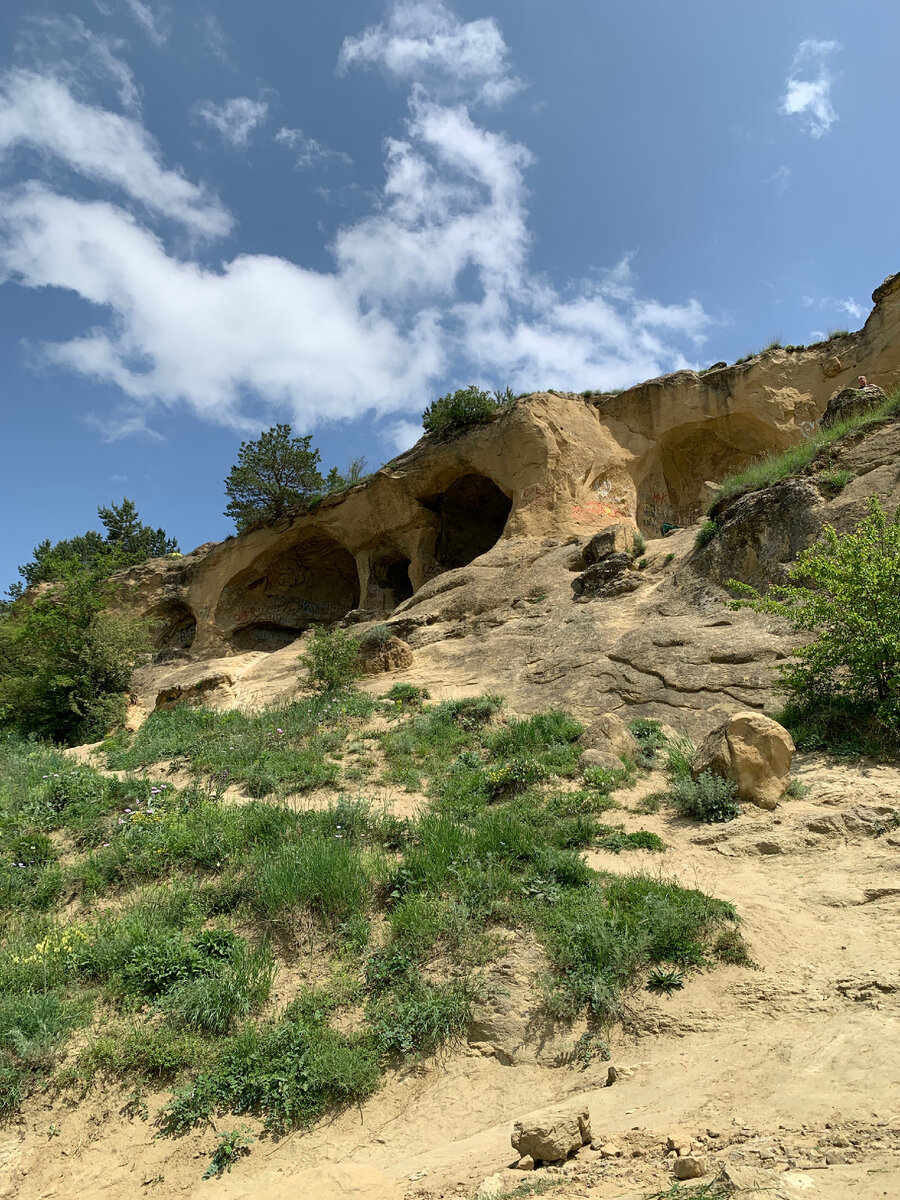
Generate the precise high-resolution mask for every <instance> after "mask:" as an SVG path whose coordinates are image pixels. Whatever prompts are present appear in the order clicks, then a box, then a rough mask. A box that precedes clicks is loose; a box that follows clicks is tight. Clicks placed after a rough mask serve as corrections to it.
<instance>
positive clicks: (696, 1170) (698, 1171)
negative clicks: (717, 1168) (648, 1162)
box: [672, 1154, 706, 1179]
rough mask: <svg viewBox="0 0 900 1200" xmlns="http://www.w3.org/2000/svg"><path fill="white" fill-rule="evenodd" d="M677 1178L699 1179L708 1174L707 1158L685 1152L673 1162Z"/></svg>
mask: <svg viewBox="0 0 900 1200" xmlns="http://www.w3.org/2000/svg"><path fill="white" fill-rule="evenodd" d="M672 1174H673V1175H674V1176H675V1178H676V1179H699V1178H700V1177H701V1176H702V1175H705V1174H706V1160H705V1159H703V1158H700V1157H699V1156H698V1155H696V1154H685V1155H682V1156H681V1157H679V1158H676V1159H675V1161H674V1162H673V1163H672Z"/></svg>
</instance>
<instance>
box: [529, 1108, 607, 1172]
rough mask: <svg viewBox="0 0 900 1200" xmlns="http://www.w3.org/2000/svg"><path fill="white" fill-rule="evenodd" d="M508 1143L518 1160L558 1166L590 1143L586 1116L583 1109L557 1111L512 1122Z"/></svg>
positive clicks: (589, 1127) (588, 1124) (588, 1122)
mask: <svg viewBox="0 0 900 1200" xmlns="http://www.w3.org/2000/svg"><path fill="white" fill-rule="evenodd" d="M511 1140H512V1144H513V1149H514V1150H517V1151H518V1152H519V1156H520V1158H524V1157H525V1156H526V1155H531V1157H532V1158H533V1159H534V1161H535V1162H562V1160H563V1159H566V1158H568V1157H569V1155H570V1154H574V1153H575V1152H576V1151H578V1150H580V1149H581V1147H582V1146H587V1145H588V1144H589V1143H590V1140H591V1118H590V1114H589V1113H588V1110H587V1109H586V1108H582V1109H577V1108H569V1109H558V1110H557V1111H556V1112H554V1113H548V1114H544V1115H542V1116H539V1117H530V1118H526V1119H524V1120H521V1121H516V1123H515V1125H514V1126H513V1132H512V1139H511Z"/></svg>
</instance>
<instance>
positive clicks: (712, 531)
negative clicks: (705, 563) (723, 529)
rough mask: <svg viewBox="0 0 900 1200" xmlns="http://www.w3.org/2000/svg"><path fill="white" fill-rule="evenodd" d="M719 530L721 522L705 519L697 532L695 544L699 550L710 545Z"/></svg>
mask: <svg viewBox="0 0 900 1200" xmlns="http://www.w3.org/2000/svg"><path fill="white" fill-rule="evenodd" d="M718 532H719V522H718V521H713V520H708V521H704V522H703V524H702V525H701V526H700V530H699V532H698V533H697V537H696V540H695V543H694V544H695V545H696V547H697V549H698V550H702V549H703V547H704V546H708V545H709V543H710V542H711V541H712V540H713V538H714V537H715V536H716V534H717V533H718Z"/></svg>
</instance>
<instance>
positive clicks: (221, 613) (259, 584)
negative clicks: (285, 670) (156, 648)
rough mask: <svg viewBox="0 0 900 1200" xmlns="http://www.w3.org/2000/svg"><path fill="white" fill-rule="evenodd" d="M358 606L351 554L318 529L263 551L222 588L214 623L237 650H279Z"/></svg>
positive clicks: (357, 590)
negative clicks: (295, 540)
mask: <svg viewBox="0 0 900 1200" xmlns="http://www.w3.org/2000/svg"><path fill="white" fill-rule="evenodd" d="M358 606H359V574H358V572H357V569H356V560H355V559H354V557H353V555H352V554H351V553H350V551H349V550H347V549H346V548H345V547H344V546H342V545H341V544H340V543H339V542H336V541H335V540H334V539H333V538H331V537H328V536H327V535H323V534H319V535H316V536H314V537H311V538H307V539H306V540H305V541H302V542H294V543H292V544H291V545H289V546H286V547H283V548H281V549H275V550H272V551H270V552H269V553H268V554H266V555H263V556H262V557H260V558H259V559H257V561H256V562H255V563H254V564H253V565H252V566H250V567H248V568H246V570H244V571H241V572H240V574H239V575H236V576H235V577H234V579H232V580H231V582H230V583H228V584H227V585H226V586H225V587H224V588H223V589H222V595H221V597H220V599H219V604H218V607H217V609H216V624H217V625H218V626H219V628H220V629H222V631H223V632H224V633H225V634H226V635H228V636H229V637H230V638H231V643H232V646H233V648H234V649H235V650H277V649H280V648H281V647H282V646H286V645H287V644H288V643H289V642H292V641H294V639H295V638H298V637H299V636H300V634H301V633H303V631H304V630H305V629H308V628H309V627H310V626H311V625H317V624H324V623H328V622H330V621H338V620H340V618H341V617H343V616H345V615H346V614H347V613H348V612H349V611H350V609H352V608H357V607H358Z"/></svg>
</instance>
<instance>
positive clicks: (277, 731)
mask: <svg viewBox="0 0 900 1200" xmlns="http://www.w3.org/2000/svg"><path fill="white" fill-rule="evenodd" d="M275 732H276V733H284V730H283V729H276V730H275Z"/></svg>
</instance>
